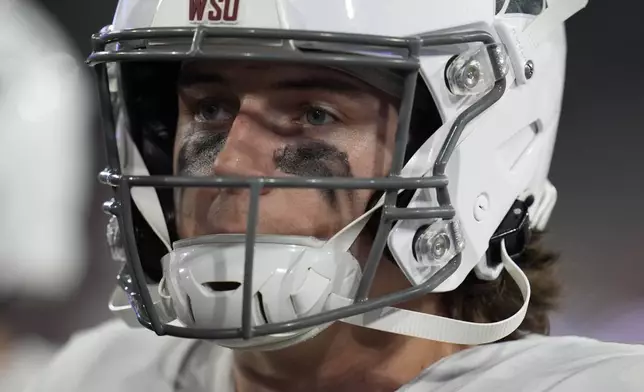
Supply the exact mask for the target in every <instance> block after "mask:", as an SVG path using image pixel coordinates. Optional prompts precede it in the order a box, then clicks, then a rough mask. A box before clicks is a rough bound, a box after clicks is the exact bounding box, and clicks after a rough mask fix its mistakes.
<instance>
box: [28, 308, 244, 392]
mask: <svg viewBox="0 0 644 392" xmlns="http://www.w3.org/2000/svg"><path fill="white" fill-rule="evenodd" d="M226 354H229V351H228V350H227V349H223V348H219V347H216V346H214V345H211V344H204V343H203V342H196V341H194V340H190V339H180V338H174V337H169V336H157V335H156V334H154V333H153V332H150V331H148V330H146V329H132V328H130V327H128V326H127V325H125V324H124V323H123V322H122V321H120V320H114V321H109V322H107V323H105V324H103V325H101V326H99V327H96V328H94V329H91V330H88V331H83V332H80V333H78V334H76V335H74V336H73V337H72V338H71V339H70V341H69V342H68V343H67V345H66V346H65V347H64V348H63V350H61V352H60V353H59V354H58V355H57V356H56V357H55V358H54V360H53V361H52V362H51V364H50V365H49V367H48V368H47V369H46V370H45V371H44V373H43V374H42V375H39V376H37V378H35V379H34V380H33V384H32V385H31V386H30V388H28V389H27V390H26V392H45V391H47V392H50V391H66V392H81V391H82V392H87V391H91V392H115V391H119V392H141V391H155V392H175V391H194V392H205V391H209V392H210V391H211V390H212V389H211V385H212V384H213V383H215V384H217V385H222V386H227V385H228V383H229V378H230V376H229V374H230V372H229V371H228V372H227V374H224V376H223V377H220V376H219V374H217V373H219V372H218V371H213V370H214V369H215V368H214V366H216V367H218V368H220V369H221V368H224V369H226V368H227V369H230V368H231V365H230V364H229V363H230V361H231V360H232V358H231V356H230V355H226ZM224 361H226V362H227V363H224ZM226 388H228V387H226ZM217 391H219V389H217ZM222 392H228V390H227V389H222ZM231 392H232V390H231Z"/></svg>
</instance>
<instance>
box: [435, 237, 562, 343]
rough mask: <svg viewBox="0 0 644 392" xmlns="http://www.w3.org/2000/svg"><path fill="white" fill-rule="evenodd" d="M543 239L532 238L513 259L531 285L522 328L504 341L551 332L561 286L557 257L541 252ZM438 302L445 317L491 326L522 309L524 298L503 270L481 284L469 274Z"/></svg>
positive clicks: (481, 281)
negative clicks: (551, 321)
mask: <svg viewBox="0 0 644 392" xmlns="http://www.w3.org/2000/svg"><path fill="white" fill-rule="evenodd" d="M542 237H543V234H542V233H537V234H533V236H532V239H531V241H530V243H529V245H528V247H527V249H526V250H525V251H524V252H523V253H522V254H521V255H520V256H518V257H516V258H515V261H516V263H517V265H518V266H519V267H520V268H521V270H522V271H523V272H524V273H525V274H526V276H527V277H528V280H529V281H530V287H531V290H532V294H531V296H530V302H529V305H528V310H527V314H526V317H525V319H524V320H523V322H522V323H521V326H520V327H519V329H518V330H517V331H515V332H513V333H512V334H510V335H509V336H508V337H506V338H505V339H503V340H516V339H518V338H520V337H521V336H523V335H525V334H527V333H537V334H544V335H547V334H549V332H550V318H549V314H550V312H552V311H553V310H555V309H556V308H557V306H558V302H559V297H560V293H561V283H560V281H559V279H558V274H557V268H558V263H557V261H558V255H557V254H555V253H553V252H551V251H548V250H546V249H545V248H544V246H543V245H542V243H541V240H542ZM441 301H442V307H443V311H444V312H445V315H446V316H447V317H450V318H455V319H458V320H463V321H471V322H479V323H481V322H485V323H490V322H496V321H501V320H503V319H506V318H508V317H510V316H512V315H513V314H514V313H515V312H516V311H517V310H519V308H520V307H521V305H523V296H522V294H521V291H520V290H519V287H518V286H517V285H516V283H514V280H513V279H512V277H511V276H510V275H509V274H508V272H507V271H505V270H504V271H503V272H502V273H501V276H500V277H499V278H498V279H496V280H493V281H483V280H480V279H478V278H477V277H476V276H475V275H474V273H473V272H472V273H470V275H469V276H468V277H467V278H466V279H465V281H464V282H463V283H462V284H461V285H460V286H459V287H458V288H457V289H456V290H454V291H451V292H448V293H445V294H443V295H442V296H441Z"/></svg>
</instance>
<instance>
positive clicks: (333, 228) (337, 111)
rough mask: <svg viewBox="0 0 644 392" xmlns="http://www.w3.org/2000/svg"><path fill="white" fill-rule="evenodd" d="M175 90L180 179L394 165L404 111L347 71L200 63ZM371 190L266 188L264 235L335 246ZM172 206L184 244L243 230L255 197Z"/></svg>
mask: <svg viewBox="0 0 644 392" xmlns="http://www.w3.org/2000/svg"><path fill="white" fill-rule="evenodd" d="M177 88H178V96H179V120H178V128H177V137H176V141H175V148H174V170H175V173H177V174H181V175H190V176H232V175H234V176H316V177H329V176H340V177H380V176H384V175H386V174H387V172H388V170H389V167H390V165H391V159H392V154H393V145H394V136H395V130H396V123H397V110H396V109H397V103H395V102H393V100H392V99H390V98H389V97H388V96H386V95H384V94H382V93H380V92H378V91H376V90H374V89H373V88H371V87H369V86H368V85H366V84H364V83H362V82H361V81H359V80H357V79H355V78H353V77H351V76H348V75H346V74H344V73H342V72H339V71H334V70H330V69H325V68H322V67H311V66H295V65H290V66H287V65H282V64H261V65H259V64H257V63H244V62H234V63H233V62H228V63H222V62H194V63H189V64H185V65H184V66H183V68H182V71H181V74H180V78H179V82H178V87H177ZM372 192H373V191H371V190H355V191H352V190H349V191H347V190H337V191H328V190H315V189H280V188H272V189H271V188H265V189H263V190H262V192H261V195H260V204H259V222H258V228H257V232H258V233H260V234H293V235H305V236H314V237H318V238H322V239H325V238H329V237H330V236H332V235H333V234H335V233H336V232H337V231H339V230H340V229H342V228H343V227H344V226H345V225H346V224H348V223H349V222H351V221H352V220H354V219H355V218H356V217H358V216H360V215H361V214H362V213H363V212H364V211H365V207H366V205H367V202H368V200H369V198H370V196H371V194H372ZM175 202H176V211H177V226H178V227H177V229H178V233H179V236H180V237H181V238H187V237H194V236H199V235H205V234H219V233H244V232H245V231H246V215H247V211H248V208H249V192H248V190H243V189H232V188H231V189H216V188H186V189H183V190H181V191H177V192H176V200H175Z"/></svg>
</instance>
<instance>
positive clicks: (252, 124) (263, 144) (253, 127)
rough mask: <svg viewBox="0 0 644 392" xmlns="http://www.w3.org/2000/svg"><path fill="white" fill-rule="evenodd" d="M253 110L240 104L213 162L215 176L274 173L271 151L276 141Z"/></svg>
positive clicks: (261, 175) (259, 175)
mask: <svg viewBox="0 0 644 392" xmlns="http://www.w3.org/2000/svg"><path fill="white" fill-rule="evenodd" d="M256 113H257V112H256V111H252V112H249V111H246V110H244V108H243V107H241V108H240V111H239V113H238V114H237V116H236V117H235V120H234V121H233V123H232V125H231V127H230V130H229V131H228V136H227V138H226V142H225V144H224V147H223V148H222V150H221V151H220V152H219V154H217V157H216V158H215V161H214V162H213V172H214V174H215V175H216V176H223V177H229V176H238V177H264V176H271V175H272V174H273V173H274V171H275V168H274V166H275V163H274V162H273V151H274V150H275V149H276V148H277V141H276V140H275V135H274V133H273V132H271V131H270V130H269V129H266V127H265V126H263V125H262V124H260V120H261V117H258V116H259V114H256ZM268 192H269V189H268V188H262V194H266V193H268Z"/></svg>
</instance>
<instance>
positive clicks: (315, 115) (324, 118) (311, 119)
mask: <svg viewBox="0 0 644 392" xmlns="http://www.w3.org/2000/svg"><path fill="white" fill-rule="evenodd" d="M302 117H303V118H302V120H301V121H302V123H303V124H309V125H313V126H321V125H327V124H330V123H333V122H335V121H336V118H335V116H334V115H332V114H331V113H329V112H328V111H327V110H325V109H322V108H319V107H311V108H309V109H307V110H306V112H305V113H304V115H303V116H302Z"/></svg>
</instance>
